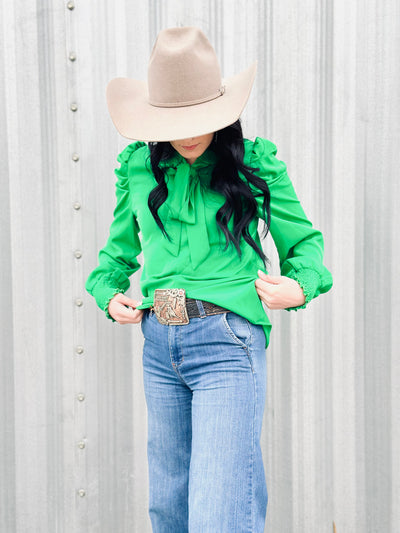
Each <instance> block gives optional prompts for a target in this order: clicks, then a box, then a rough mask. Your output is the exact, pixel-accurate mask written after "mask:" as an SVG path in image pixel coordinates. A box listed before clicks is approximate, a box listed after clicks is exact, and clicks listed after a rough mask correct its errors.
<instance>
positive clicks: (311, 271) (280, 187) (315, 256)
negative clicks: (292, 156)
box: [251, 137, 332, 310]
mask: <svg viewBox="0 0 400 533" xmlns="http://www.w3.org/2000/svg"><path fill="white" fill-rule="evenodd" d="M276 153H277V147H276V146H275V144H274V143H272V142H271V141H269V140H267V139H262V138H260V137H257V138H256V140H255V142H254V144H253V149H252V157H251V166H252V167H253V168H258V169H259V171H257V172H256V173H257V175H259V176H260V177H261V178H263V179H265V180H266V182H267V184H268V187H269V190H270V194H271V204H270V206H271V226H270V231H271V235H272V238H273V240H274V242H275V245H276V248H277V251H278V254H279V263H280V270H281V275H282V276H287V277H289V278H293V279H295V280H296V281H297V282H298V283H299V285H300V286H301V288H302V289H303V292H304V295H305V298H306V299H305V304H304V305H302V306H299V307H294V308H290V309H289V310H292V309H294V310H297V309H302V308H304V307H306V305H307V304H308V303H309V302H310V301H311V300H312V299H313V298H315V297H316V296H318V295H319V294H322V293H325V292H327V291H328V290H329V289H330V288H331V287H332V276H331V273H330V272H329V270H328V269H327V268H326V267H325V266H324V264H323V255H324V241H323V236H322V233H321V232H320V231H318V230H317V229H315V228H314V227H313V225H312V223H311V222H310V221H309V220H308V218H307V216H306V214H305V213H304V210H303V208H302V206H301V204H300V202H299V200H298V198H297V195H296V193H295V190H294V188H293V185H292V182H291V180H290V178H289V176H288V174H287V170H286V164H285V163H284V162H283V161H280V160H279V159H278V158H277V157H276ZM257 202H258V204H259V216H260V217H262V206H261V203H262V198H260V197H259V198H257Z"/></svg>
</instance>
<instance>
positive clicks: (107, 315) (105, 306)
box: [102, 289, 125, 322]
mask: <svg viewBox="0 0 400 533" xmlns="http://www.w3.org/2000/svg"><path fill="white" fill-rule="evenodd" d="M110 290H112V293H110V295H109V296H108V297H107V299H106V300H105V302H104V305H103V306H102V309H103V311H104V312H105V314H106V317H107V318H109V319H110V320H112V322H115V319H114V318H113V317H112V316H111V315H110V313H109V312H108V306H109V304H110V302H111V300H112V299H113V298H114V296H115V295H116V294H120V293H121V294H123V293H124V292H125V291H124V289H110Z"/></svg>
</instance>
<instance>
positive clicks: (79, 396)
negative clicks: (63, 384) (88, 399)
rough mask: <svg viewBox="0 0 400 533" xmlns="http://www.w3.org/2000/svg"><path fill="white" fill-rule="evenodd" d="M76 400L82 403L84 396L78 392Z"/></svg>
mask: <svg viewBox="0 0 400 533" xmlns="http://www.w3.org/2000/svg"><path fill="white" fill-rule="evenodd" d="M76 398H77V399H78V400H79V401H80V402H83V400H84V399H85V395H84V394H82V393H81V392H80V393H79V394H78V396H77V397H76Z"/></svg>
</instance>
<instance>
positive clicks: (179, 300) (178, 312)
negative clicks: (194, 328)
mask: <svg viewBox="0 0 400 533" xmlns="http://www.w3.org/2000/svg"><path fill="white" fill-rule="evenodd" d="M153 309H154V313H155V314H156V317H157V320H158V321H159V323H160V324H165V325H168V326H183V325H185V324H189V317H188V313H187V309H186V293H185V289H156V290H155V291H154V304H153Z"/></svg>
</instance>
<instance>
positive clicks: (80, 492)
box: [78, 489, 86, 498]
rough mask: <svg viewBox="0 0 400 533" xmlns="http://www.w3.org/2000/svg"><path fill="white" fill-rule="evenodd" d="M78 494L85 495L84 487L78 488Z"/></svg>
mask: <svg viewBox="0 0 400 533" xmlns="http://www.w3.org/2000/svg"><path fill="white" fill-rule="evenodd" d="M78 495H79V496H80V497H81V498H83V497H84V496H86V491H85V490H84V489H79V490H78Z"/></svg>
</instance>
